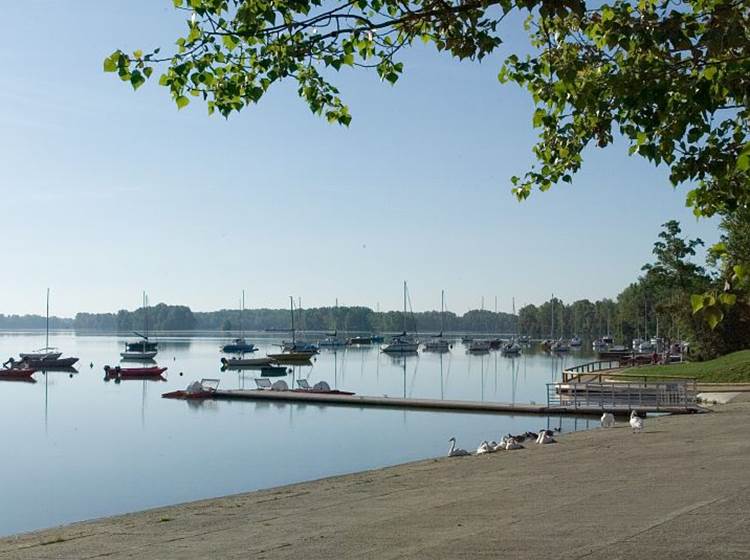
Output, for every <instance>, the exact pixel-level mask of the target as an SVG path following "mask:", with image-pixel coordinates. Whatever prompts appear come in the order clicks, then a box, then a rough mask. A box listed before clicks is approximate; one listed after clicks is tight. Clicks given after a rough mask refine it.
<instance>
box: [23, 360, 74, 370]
mask: <svg viewBox="0 0 750 560" xmlns="http://www.w3.org/2000/svg"><path fill="white" fill-rule="evenodd" d="M77 361H78V358H55V359H51V358H43V359H41V360H38V359H33V358H26V359H24V360H23V362H22V363H23V364H25V365H26V366H27V367H30V368H33V369H37V370H40V369H41V370H53V369H60V368H63V369H68V368H72V367H73V365H74V364H75V363H76V362H77Z"/></svg>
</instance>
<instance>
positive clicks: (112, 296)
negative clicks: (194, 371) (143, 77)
mask: <svg viewBox="0 0 750 560" xmlns="http://www.w3.org/2000/svg"><path fill="white" fill-rule="evenodd" d="M171 6H172V2H171V0H119V1H106V2H105V1H102V0H77V1H75V2H59V1H56V0H49V1H41V0H28V1H26V2H16V3H8V5H6V6H4V20H5V21H6V22H9V24H8V25H6V28H5V30H4V31H3V34H2V36H1V37H0V63H1V64H2V69H3V71H2V72H3V78H2V81H3V87H2V88H1V89H0V127H1V129H2V134H0V195H1V196H0V200H1V201H2V208H3V226H2V227H3V233H2V237H0V254H2V256H3V259H4V261H5V273H4V274H2V275H0V313H6V314H8V313H28V312H37V313H38V312H42V311H43V308H44V290H45V288H46V287H47V286H49V287H51V288H52V290H53V302H52V303H53V305H52V311H53V312H54V313H56V314H58V315H72V314H73V313H75V312H76V311H111V310H117V309H120V308H131V309H132V308H134V307H136V306H137V305H138V303H139V302H140V297H141V296H140V293H141V290H143V289H146V290H147V291H148V293H149V294H150V299H151V302H152V303H156V302H159V301H164V302H167V303H182V304H187V305H189V306H190V307H191V308H193V309H194V310H211V309H217V308H221V307H229V306H233V305H236V302H237V301H238V299H239V293H240V290H241V289H243V288H244V289H246V291H247V292H246V294H247V295H246V301H247V305H248V307H257V306H271V307H283V306H285V305H286V304H287V301H288V300H287V297H288V295H290V294H294V295H295V296H301V297H302V303H303V305H304V306H305V307H310V306H320V305H332V304H333V302H334V300H335V298H337V297H338V298H339V301H340V303H341V304H349V305H355V304H357V305H368V306H371V307H373V308H374V307H375V305H376V303H377V302H379V303H380V305H381V308H383V309H388V308H400V305H401V282H402V281H403V280H404V279H406V280H408V282H409V286H410V291H411V294H412V301H413V303H414V308H415V309H416V310H421V309H430V308H439V306H440V290H441V288H444V289H445V290H446V302H447V306H448V307H449V308H450V309H451V310H454V311H456V312H459V313H462V312H464V311H465V310H466V309H468V308H477V307H478V306H479V304H480V300H481V297H482V296H484V297H485V301H486V306H487V307H488V308H492V307H493V305H494V297H495V296H498V298H499V307H500V309H501V310H510V302H511V297H513V296H515V298H516V303H517V305H520V304H522V303H527V302H535V303H536V302H541V301H543V300H545V299H546V298H548V297H549V295H550V293H551V292H554V293H555V295H557V296H559V297H562V298H563V299H564V300H566V301H570V300H573V299H577V298H583V297H588V298H591V299H595V298H601V297H607V296H609V297H613V296H615V295H616V294H617V293H618V292H619V291H620V290H621V289H622V288H623V287H624V286H625V285H627V284H628V283H629V282H631V281H633V280H634V279H635V278H636V276H637V275H638V273H639V270H640V267H641V265H642V264H643V263H645V262H647V261H648V260H649V259H650V257H651V246H652V244H653V241H654V240H655V238H656V235H657V233H658V232H659V229H660V228H659V226H660V224H662V223H663V222H665V221H666V220H669V219H672V218H676V219H678V220H680V221H681V222H682V224H683V231H684V232H686V233H687V234H688V235H691V236H700V237H702V238H703V239H704V240H706V241H714V240H716V238H717V237H718V233H717V230H716V222H715V221H705V220H704V221H700V222H699V221H696V220H695V218H694V217H693V216H692V214H691V213H690V211H689V210H687V209H686V208H685V207H684V195H685V190H686V189H685V188H681V189H679V190H678V191H673V190H672V188H671V187H670V186H669V184H668V182H667V180H666V172H665V171H664V169H655V168H653V167H651V166H650V164H648V163H647V162H645V161H643V160H640V159H637V158H631V157H628V156H627V146H626V145H625V144H624V142H619V144H617V145H615V146H614V147H610V148H609V149H607V150H591V151H589V152H588V154H587V159H586V162H585V165H584V170H583V171H582V172H581V173H579V174H578V175H577V176H576V177H575V181H574V184H573V185H572V186H567V185H565V186H560V187H556V188H554V189H553V190H552V191H550V192H547V193H535V194H534V195H533V196H532V197H531V199H530V200H528V201H526V202H524V203H518V202H516V200H515V199H514V198H513V197H512V195H511V194H510V182H509V178H510V177H511V176H512V175H514V174H521V173H522V172H523V171H524V170H525V169H526V167H527V165H528V164H529V163H530V162H531V146H532V144H533V142H534V138H535V135H534V132H533V130H532V129H531V125H530V114H531V109H532V107H531V101H530V99H529V97H528V96H527V95H526V94H525V93H524V92H523V91H521V90H520V89H518V88H517V87H515V86H512V85H506V86H501V85H500V84H499V83H498V82H497V78H496V76H497V72H498V69H499V66H500V60H501V59H502V56H503V55H505V54H507V53H508V52H509V51H510V50H511V49H514V50H518V49H523V48H525V46H524V39H523V35H522V34H521V33H520V32H518V30H515V31H513V32H512V33H510V34H509V38H508V41H507V43H506V45H505V46H504V47H503V48H501V50H500V51H498V53H497V54H496V55H495V56H493V57H491V58H490V59H486V60H485V61H483V62H482V63H481V64H479V63H472V62H463V63H460V62H458V61H455V60H453V59H451V58H450V57H449V56H448V55H445V54H442V55H441V54H437V53H435V52H434V51H433V50H431V49H429V48H425V47H422V46H419V47H417V48H415V49H414V50H413V51H411V52H409V53H408V54H407V55H406V56H405V57H404V59H403V60H404V62H405V65H406V73H405V76H404V77H403V79H402V80H401V81H400V82H399V83H398V84H397V85H396V86H395V87H390V86H389V85H387V84H384V83H381V82H380V81H379V80H378V79H377V76H376V75H374V74H368V73H365V72H362V71H352V70H350V71H346V72H343V73H342V74H341V75H340V76H339V77H338V78H337V84H338V85H339V86H340V89H341V90H342V93H343V94H344V97H345V100H346V101H347V102H348V104H349V106H350V108H351V111H352V113H353V116H354V120H353V122H352V124H351V126H350V127H349V128H348V129H347V128H342V127H339V126H334V125H329V124H327V123H326V122H325V120H324V119H320V118H318V117H315V116H313V115H312V114H311V113H310V112H309V110H308V108H307V107H306V106H305V105H304V104H303V103H302V102H301V101H299V100H298V99H297V97H296V94H295V90H294V87H293V84H289V85H288V86H282V87H278V88H277V89H276V90H275V91H273V92H272V94H271V95H269V96H268V97H267V98H265V99H264V100H263V101H262V102H261V104H260V105H259V106H256V107H252V108H250V109H248V110H246V111H244V112H243V113H242V114H240V115H237V116H234V117H232V118H230V119H229V120H228V121H227V120H224V119H223V118H221V117H217V116H214V117H208V116H207V114H206V110H205V106H203V105H202V104H201V103H199V102H194V103H193V104H191V105H190V106H189V107H188V108H186V109H184V110H182V111H180V112H178V111H177V110H176V108H175V107H174V105H173V103H172V101H171V99H170V98H169V95H168V92H167V91H166V90H165V89H164V88H161V87H159V86H158V85H157V83H156V81H155V80H154V81H153V82H149V83H147V84H146V85H144V86H143V87H142V88H141V89H140V90H139V91H138V92H137V93H134V92H133V91H132V89H130V87H129V86H128V85H125V84H122V83H121V82H120V81H119V80H117V79H116V78H114V77H113V75H111V74H104V73H103V72H102V60H103V58H104V57H105V56H107V55H108V54H109V53H110V52H112V51H113V50H114V49H115V48H123V49H124V50H129V51H132V50H134V49H136V48H144V49H149V48H152V47H156V46H159V45H162V46H164V47H168V46H169V44H171V41H172V40H173V39H175V38H176V37H177V32H179V31H181V30H182V26H183V15H182V14H179V13H177V12H175V11H174V10H173V9H172V7H171ZM156 76H157V77H158V74H156Z"/></svg>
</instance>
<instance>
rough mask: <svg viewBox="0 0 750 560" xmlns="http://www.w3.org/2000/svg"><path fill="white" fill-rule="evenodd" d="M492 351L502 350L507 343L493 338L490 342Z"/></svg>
mask: <svg viewBox="0 0 750 560" xmlns="http://www.w3.org/2000/svg"><path fill="white" fill-rule="evenodd" d="M489 343H490V350H502V348H503V346H505V341H504V340H503V339H502V338H491V339H490V340H489Z"/></svg>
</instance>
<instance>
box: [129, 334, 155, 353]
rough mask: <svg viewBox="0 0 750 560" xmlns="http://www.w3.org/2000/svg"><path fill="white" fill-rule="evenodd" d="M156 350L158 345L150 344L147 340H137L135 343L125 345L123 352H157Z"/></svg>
mask: <svg viewBox="0 0 750 560" xmlns="http://www.w3.org/2000/svg"><path fill="white" fill-rule="evenodd" d="M136 334H137V333H136ZM158 349H159V343H158V342H150V341H149V340H148V338H144V339H143V340H138V341H137V342H126V343H125V350H126V351H128V352H157V351H158Z"/></svg>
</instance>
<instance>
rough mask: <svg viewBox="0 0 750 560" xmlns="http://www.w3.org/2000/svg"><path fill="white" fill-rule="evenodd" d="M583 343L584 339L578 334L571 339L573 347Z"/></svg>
mask: <svg viewBox="0 0 750 560" xmlns="http://www.w3.org/2000/svg"><path fill="white" fill-rule="evenodd" d="M582 344H583V341H582V340H581V339H580V338H579V337H577V336H574V337H573V338H571V339H570V346H571V347H572V348H578V347H580V346H581V345H582Z"/></svg>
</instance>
